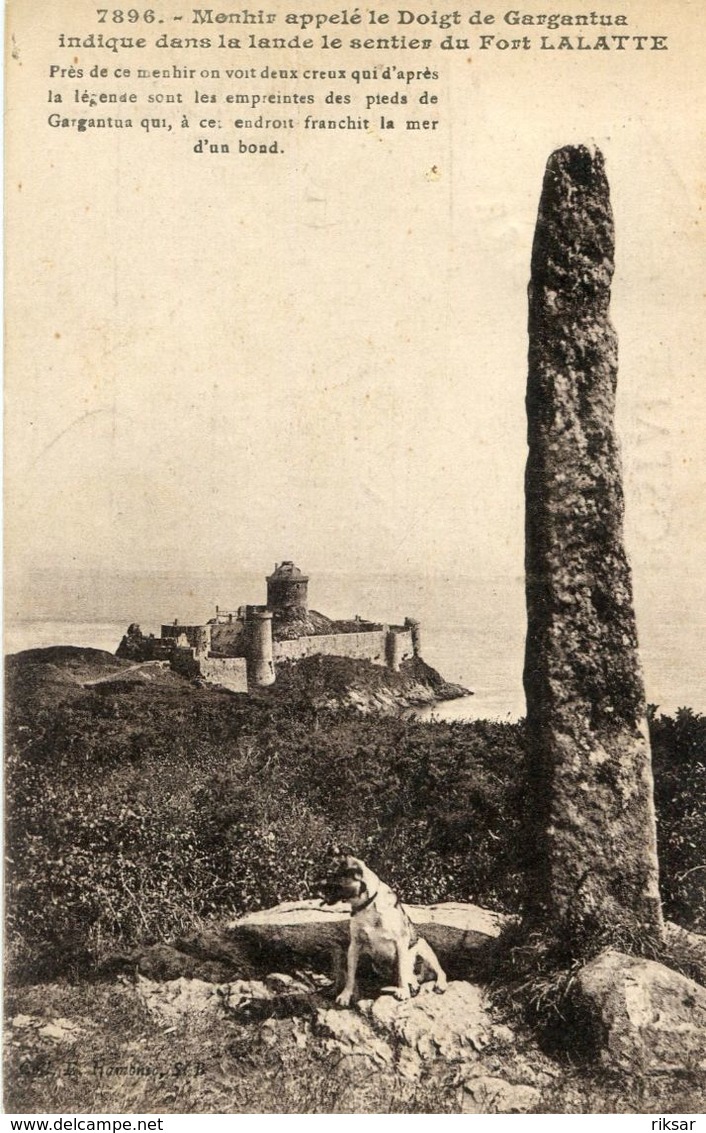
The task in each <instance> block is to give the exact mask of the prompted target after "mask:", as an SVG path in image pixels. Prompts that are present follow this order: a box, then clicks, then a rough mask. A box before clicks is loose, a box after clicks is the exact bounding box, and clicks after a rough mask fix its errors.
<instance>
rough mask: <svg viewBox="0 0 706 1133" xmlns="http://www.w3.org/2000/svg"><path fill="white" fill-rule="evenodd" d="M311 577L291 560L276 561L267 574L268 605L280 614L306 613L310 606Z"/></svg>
mask: <svg viewBox="0 0 706 1133" xmlns="http://www.w3.org/2000/svg"><path fill="white" fill-rule="evenodd" d="M308 586H309V579H308V577H307V576H306V575H305V574H302V572H301V571H300V570H299V568H298V567H296V566H295V565H294V563H293V562H291V561H285V562H283V563H275V569H274V571H273V573H272V574H269V575H268V576H267V607H268V609H270V610H272V611H273V612H274V613H277V614H279V615H280V617H281V616H282V615H283V614H284V615H285V616H286V615H292V614H298V615H305V614H306V613H307V611H308V608H309V593H308Z"/></svg>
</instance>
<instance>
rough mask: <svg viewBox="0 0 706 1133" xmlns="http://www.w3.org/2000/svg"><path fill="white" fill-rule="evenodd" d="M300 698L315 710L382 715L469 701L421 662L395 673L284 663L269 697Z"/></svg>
mask: <svg viewBox="0 0 706 1133" xmlns="http://www.w3.org/2000/svg"><path fill="white" fill-rule="evenodd" d="M275 688H276V689H277V692H276V693H275ZM303 692H304V693H306V695H307V696H308V697H309V698H310V700H311V701H312V702H313V703H314V704H315V705H316V706H317V707H321V708H356V709H358V711H360V712H382V713H385V714H387V715H390V714H396V713H398V712H400V711H404V710H405V709H411V708H419V707H422V706H426V705H430V704H436V703H437V702H438V701H441V700H455V699H456V698H458V697H461V696H472V695H473V694H472V693H471V692H470V691H469V690H468V689H465V688H463V687H462V686H461V685H457V684H451V683H450V682H449V681H445V680H444V678H443V677H442V676H441V674H440V673H438V672H437V671H436V669H433V668H432V667H431V665H427V663H426V662H425V661H423V660H422V658H421V657H411V658H410V659H409V660H408V661H403V662H402V664H401V666H400V669H399V672H393V671H392V670H390V669H386V668H383V667H382V666H380V665H374V664H371V663H370V662H369V661H363V660H359V659H356V658H352V657H323V656H314V657H305V658H303V659H302V660H301V661H297V662H284V663H283V664H282V665H280V666H279V667H278V673H277V684H276V686H274V688H273V689H272V690H271V692H270V694H269V695H271V696H272V695H277V696H284V697H288V696H298V695H301V694H302V693H303Z"/></svg>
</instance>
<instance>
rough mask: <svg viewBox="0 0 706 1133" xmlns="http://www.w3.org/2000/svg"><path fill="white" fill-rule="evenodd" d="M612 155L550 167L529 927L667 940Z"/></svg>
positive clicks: (535, 473)
mask: <svg viewBox="0 0 706 1133" xmlns="http://www.w3.org/2000/svg"><path fill="white" fill-rule="evenodd" d="M613 258H614V240H613V216H612V211H611V207H610V195H609V189H608V182H607V179H606V176H605V169H604V161H603V156H602V154H601V153H600V152H599V151H597V150H589V149H587V148H586V147H584V146H566V147H565V148H563V149H560V150H557V151H556V153H554V154H552V156H551V157H550V159H549V162H548V164H547V169H546V173H545V177H544V186H543V190H542V197H541V200H540V205H539V215H538V219H537V228H536V232H535V238H534V247H533V250H532V275H531V282H530V288H529V338H530V341H529V378H528V384H527V418H528V445H529V454H528V459H527V469H526V478H525V495H526V521H525V522H526V550H525V568H526V592H527V623H528V624H527V644H526V653H525V670H524V685H525V692H526V696H527V724H528V736H529V749H528V760H529V765H528V774H529V780H530V791H529V797H528V823H527V825H528V831H527V833H528V837H529V843H530V846H531V854H532V861H531V864H530V878H529V886H528V890H529V907H528V915H529V920H530V923H538V924H540V925H542V926H543V927H544V928H549V929H554V930H556V931H557V932H560V933H562V934H563V935H565V936H568V938H569V940H572V939H573V940H577V939H579V938H581V937H584V936H585V935H586V934H589V935H590V936H593V935H599V936H601V935H603V934H605V933H606V932H610V933H612V934H614V936H615V934H616V933H617V934H622V935H623V936H629V935H632V936H635V935H638V936H644V935H645V934H648V935H649V936H651V937H653V938H655V939H657V940H659V939H660V938H661V936H662V932H663V925H662V912H661V904H660V899H659V890H658V870H657V850H656V827H655V816H654V804H653V797H652V771H651V757H650V744H649V737H648V732H647V726H646V706H645V694H644V687H643V681H642V674H641V670H640V663H639V659H638V652H637V633H636V627H635V615H634V611H633V602H632V584H631V577H630V568H629V566H628V562H627V558H626V555H625V550H624V546H623V490H622V481H621V466H620V456H619V450H618V443H617V439H616V435H615V428H614V420H613V418H614V405H615V389H616V379H617V339H616V334H615V331H614V329H613V327H612V325H611V323H610V319H609V313H608V308H609V303H610V284H611V279H612V275H613Z"/></svg>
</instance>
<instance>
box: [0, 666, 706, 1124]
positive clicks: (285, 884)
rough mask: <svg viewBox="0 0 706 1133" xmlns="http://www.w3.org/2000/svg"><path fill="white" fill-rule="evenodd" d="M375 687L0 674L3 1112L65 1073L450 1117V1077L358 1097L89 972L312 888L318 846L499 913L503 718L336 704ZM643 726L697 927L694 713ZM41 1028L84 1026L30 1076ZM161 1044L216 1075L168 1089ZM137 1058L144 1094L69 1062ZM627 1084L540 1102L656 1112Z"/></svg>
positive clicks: (332, 678) (149, 1101)
mask: <svg viewBox="0 0 706 1133" xmlns="http://www.w3.org/2000/svg"><path fill="white" fill-rule="evenodd" d="M382 675H383V671H382V670H379V669H375V668H374V667H373V666H369V665H367V664H366V663H364V662H354V661H347V660H343V659H327V660H326V662H325V663H322V661H321V659H318V658H311V659H310V660H309V661H307V662H304V663H302V664H300V665H298V666H296V667H290V668H289V669H288V670H287V671H286V673H284V674H283V678H282V679H281V680H280V681H278V684H277V685H276V686H275V687H274V688H272V689H270V690H266V691H263V692H261V693H259V694H258V695H255V696H252V697H245V696H241V695H235V694H231V693H227V692H223V691H219V690H216V689H209V688H199V687H196V686H195V685H191V684H188V683H186V682H184V681H182V680H181V679H180V678H178V677H176V676H174V675H173V674H171V673H169V672H168V671H165V670H160V669H154V668H153V669H150V670H149V671H146V672H135V671H134V670H133V669H132V668H131V667H130V665H129V663H128V662H120V661H117V660H116V659H115V658H114V657H112V656H111V655H110V654H106V653H102V652H99V651H95V650H85V649H67V648H57V649H53V650H36V651H31V652H28V653H25V654H20V655H18V656H17V657H15V658H10V659H9V662H8V668H7V693H8V709H7V744H6V748H7V764H6V790H7V821H6V832H7V841H8V848H7V855H8V858H7V860H8V866H7V877H6V883H7V905H6V907H7V959H8V969H7V970H8V992H7V995H8V1002H7V1005H6V1006H7V1009H8V1013H9V1014H10V1015H14V1016H15V1017H17V1015H18V1014H19V1016H20V1018H24V1016H27V1018H32V1019H33V1020H34V1022H33V1023H32V1024H31V1025H30V1024H23V1025H24V1026H25V1030H24V1031H23V1030H22V1026H23V1025H18V1026H19V1030H18V1031H15V1032H14V1033H13V1034H14V1038H13V1043H12V1044H11V1047H10V1048H8V1049H9V1051H10V1055H9V1064H10V1066H13V1067H14V1075H13V1081H14V1087H13V1088H14V1095H13V1096H14V1101H13V1102H12V1104H11V1108H15V1109H17V1110H22V1111H26V1112H29V1111H32V1110H44V1111H47V1110H52V1109H54V1110H59V1111H61V1110H62V1109H65V1108H68V1109H72V1108H73V1109H81V1108H82V1107H83V1101H81V1097H82V1095H81V1089H82V1088H84V1087H83V1086H82V1083H83V1082H84V1079H85V1080H86V1081H89V1080H90V1083H91V1085H90V1091H92V1092H91V1094H90V1098H91V1099H93V1100H92V1101H90V1104H88V1102H89V1100H90V1099H89V1098H88V1096H87V1098H86V1103H87V1104H86V1106H85V1108H86V1109H93V1110H96V1109H104V1110H106V1111H113V1112H119V1111H121V1110H122V1111H123V1112H125V1111H130V1112H136V1111H138V1110H143V1111H147V1110H149V1111H152V1112H161V1111H164V1112H168V1111H172V1112H180V1111H183V1112H189V1111H193V1112H198V1111H199V1110H200V1109H201V1110H202V1111H204V1112H205V1111H209V1110H211V1111H215V1112H221V1111H231V1112H238V1111H247V1110H250V1111H253V1110H257V1109H258V1108H263V1107H264V1108H267V1105H268V1104H269V1105H270V1106H271V1105H272V1102H271V1101H270V1103H267V1102H265V1101H264V1100H263V1099H264V1098H265V1093H263V1091H264V1090H265V1087H266V1083H267V1081H268V1075H269V1076H270V1078H272V1079H277V1081H278V1082H279V1085H280V1087H281V1091H280V1094H279V1095H278V1096H279V1099H280V1102H281V1105H282V1107H283V1109H284V1111H289V1112H335V1111H340V1110H345V1109H348V1110H350V1109H351V1107H352V1108H353V1111H362V1109H364V1108H365V1109H376V1108H377V1109H378V1111H387V1110H389V1109H394V1108H395V1107H401V1108H403V1109H405V1110H406V1111H407V1112H414V1111H415V1110H418V1111H422V1112H429V1111H432V1112H442V1111H443V1109H444V1108H448V1109H451V1110H453V1109H455V1108H458V1104H457V1097H456V1093H457V1091H456V1092H454V1087H453V1083H452V1082H451V1081H450V1080H449V1082H448V1083H447V1084H446V1086H443V1083H440V1082H437V1083H436V1084H434V1083H432V1084H430V1085H429V1088H428V1090H427V1091H426V1092H425V1089H426V1088H425V1087H420V1086H415V1087H414V1088H412V1086H409V1084H408V1085H406V1086H404V1088H402V1087H401V1085H400V1083H399V1082H397V1081H395V1080H393V1079H392V1078H390V1079H389V1080H388V1078H386V1077H385V1075H383V1076H381V1077H380V1078H379V1079H378V1080H377V1082H376V1084H375V1088H374V1090H373V1094H371V1096H370V1097H369V1098H368V1099H367V1101H366V1103H365V1106H363V1105H362V1104H361V1103H360V1100H358V1101H357V1102H356V1101H351V1100H350V1099H351V1095H350V1090H351V1089H353V1091H354V1094H353V1096H355V1087H354V1085H353V1086H351V1083H350V1082H349V1081H348V1079H347V1078H342V1077H341V1076H340V1075H338V1076H337V1075H336V1074H333V1075H332V1074H331V1072H330V1068H329V1069H326V1068H322V1066H319V1064H318V1062H317V1058H318V1057H319V1056H318V1055H317V1054H316V1053H315V1052H312V1050H310V1049H308V1050H302V1049H300V1047H299V1046H298V1045H297V1044H296V1043H295V1042H294V1041H292V1043H291V1044H290V1045H291V1049H289V1048H288V1049H287V1050H286V1051H283V1050H282V1049H280V1046H277V1047H276V1048H274V1049H273V1047H272V1045H271V1043H269V1042H268V1041H266V1040H265V1038H264V1037H263V1036H264V1032H263V1031H262V1029H261V1028H255V1029H253V1028H250V1029H249V1030H246V1031H243V1033H242V1034H241V1033H240V1031H239V1030H238V1028H235V1029H233V1028H231V1029H230V1030H229V1031H228V1033H227V1035H225V1036H224V1035H221V1034H217V1033H212V1034H211V1035H210V1036H208V1037H204V1036H202V1037H201V1038H199V1036H198V1034H197V1033H196V1031H194V1029H193V1028H192V1029H191V1031H190V1032H189V1033H188V1034H187V1033H186V1032H185V1034H184V1035H183V1036H182V1037H181V1038H179V1037H178V1036H177V1037H176V1038H175V1036H174V1034H172V1036H171V1037H170V1038H169V1039H165V1037H164V1035H163V1033H162V1032H160V1031H159V1029H158V1028H156V1025H155V1024H154V1022H153V1021H150V1020H149V1019H148V1018H147V1016H146V1014H145V1013H144V1011H143V1009H141V1008H140V1006H139V1004H138V1003H137V1001H136V1000H134V997H133V998H132V999H130V998H129V997H127V996H126V989H125V988H124V987H121V986H120V985H119V984H115V983H103V984H101V983H95V981H94V979H93V977H94V975H95V972H96V970H97V968H99V967H101V966H102V968H103V970H105V966H106V963H107V962H109V960H110V958H111V956H114V955H115V954H117V953H121V954H125V953H126V952H129V951H130V950H131V949H134V948H136V947H140V946H142V945H148V944H152V943H155V942H159V941H166V940H170V939H173V938H174V937H175V936H178V935H179V936H181V935H185V934H188V933H190V932H193V931H195V930H198V929H199V928H200V926H202V925H203V924H204V922H208V921H209V920H210V919H213V918H220V917H223V916H229V915H233V914H237V913H241V912H243V911H246V910H249V909H253V908H257V907H261V906H267V905H271V904H274V903H276V902H278V901H280V900H285V899H295V898H299V897H305V896H312V895H316V894H317V887H318V883H319V879H320V873H321V862H322V855H323V852H324V850H325V848H326V847H327V845H328V844H329V843H331V842H334V841H335V842H343V843H348V844H350V845H352V846H355V847H356V848H357V849H358V852H359V853H360V855H361V856H363V857H365V858H366V859H367V860H368V861H369V862H370V864H371V865H372V866H373V867H374V868H375V869H376V870H377V871H378V872H379V873H380V874H381V875H382V876H384V877H385V879H386V880H388V881H389V882H390V884H391V885H392V886H393V887H394V888H395V889H396V890H397V891H398V892H399V894H400V896H401V897H402V898H403V899H404V900H406V901H408V902H431V901H442V900H460V901H472V902H474V903H477V904H480V905H484V906H486V907H487V908H491V909H497V910H501V911H507V912H517V911H518V910H519V908H520V901H521V893H522V880H521V879H522V866H523V841H522V828H521V822H520V808H521V802H522V796H523V769H522V768H523V754H524V753H523V745H524V732H523V726H522V723H518V724H501V723H495V722H489V721H479V722H476V723H473V724H461V723H455V724H444V723H420V722H415V721H413V720H408V719H403V718H400V717H399V716H394V715H379V714H367V715H366V714H362V713H360V712H359V711H356V710H354V709H352V708H350V707H341V706H340V705H341V703H342V702H343V701H344V700H345V693H346V690H348V689H350V687H351V686H352V685H353V686H355V687H357V688H358V690H359V691H360V690H363V691H364V690H365V688H366V687H372V688H374V689H375V690H378V691H379V683H380V680H381V679H382ZM651 730H652V743H653V759H654V772H655V782H656V805H657V812H658V818H659V827H658V830H659V842H660V858H661V871H662V887H663V896H664V904H665V915H666V916H667V917H668V918H671V919H673V920H675V921H677V922H678V923H679V924H681V925H682V926H683V927H686V928H690V929H695V930H697V931H702V932H703V931H704V929H706V892H705V886H704V883H705V881H706V870H705V869H704V865H703V846H704V845H705V844H706V805H705V804H706V751H705V749H706V719H705V718H704V717H702V716H700V715H698V714H695V713H693V712H691V711H690V710H688V709H682V710H680V711H679V712H678V713H677V714H676V716H675V717H673V718H670V717H664V716H657V715H655V714H653V715H652V719H651ZM77 997H78V999H77ZM54 1016H59V1017H65V1016H71V1017H73V1018H78V1019H82V1020H84V1023H85V1028H86V1029H87V1030H88V1032H90V1033H91V1035H92V1046H90V1047H89V1048H88V1053H86V1049H87V1048H86V1045H85V1042H83V1043H80V1044H78V1045H77V1048H76V1049H77V1050H79V1051H80V1052H83V1053H79V1054H78V1055H77V1058H78V1062H76V1063H75V1064H74V1063H73V1062H72V1061H71V1058H69V1059H68V1061H67V1062H66V1066H65V1067H64V1068H63V1069H62V1065H63V1064H62V1063H61V1061H59V1063H57V1060H56V1057H53V1060H51V1061H50V1064H49V1065H48V1068H47V1069H45V1070H43V1069H42V1066H43V1065H44V1064H43V1063H42V1059H43V1058H44V1059H46V1051H45V1050H44V1049H43V1048H42V1045H41V1043H40V1044H39V1045H37V1043H36V1042H34V1041H30V1039H31V1028H32V1027H33V1026H35V1024H36V1020H37V1019H38V1018H42V1017H43V1018H45V1019H46V1018H49V1017H52V1018H53V1017H54ZM36 1025H38V1024H36ZM241 1029H242V1028H241ZM196 1030H198V1028H197V1029H196ZM23 1036H24V1037H23ZM177 1038H178V1049H179V1052H180V1053H179V1056H178V1061H179V1062H180V1063H181V1062H183V1063H184V1064H189V1065H192V1064H196V1062H198V1057H197V1056H198V1053H199V1050H201V1052H202V1054H203V1051H204V1050H208V1051H209V1052H210V1053H209V1057H212V1060H213V1062H214V1066H215V1067H216V1069H217V1073H216V1071H214V1072H213V1073H210V1074H209V1076H208V1077H207V1080H206V1079H203V1080H202V1078H201V1077H200V1076H199V1075H193V1074H191V1075H189V1074H188V1073H187V1074H186V1075H185V1076H184V1075H182V1076H181V1078H179V1076H177V1079H178V1080H174V1074H173V1072H172V1070H170V1067H173V1064H174V1062H175V1055H174V1050H175V1049H176V1048H175V1043H176V1042H177ZM145 1044H146V1045H147V1046H148V1047H149V1049H150V1051H151V1055H150V1058H151V1065H155V1066H157V1067H158V1070H159V1073H157V1071H155V1074H154V1075H153V1076H152V1077H151V1078H149V1079H147V1080H142V1079H140V1080H139V1081H130V1082H128V1081H126V1080H125V1079H122V1078H121V1079H120V1080H119V1081H118V1080H117V1079H116V1080H113V1081H111V1082H109V1081H108V1079H107V1078H106V1079H105V1080H103V1079H101V1078H100V1076H98V1078H96V1071H95V1068H94V1069H93V1070H92V1071H91V1073H90V1074H89V1075H88V1076H86V1075H84V1074H83V1072H82V1070H81V1065H82V1063H81V1060H82V1059H83V1060H84V1061H85V1060H89V1061H90V1058H91V1057H93V1056H92V1055H91V1054H90V1051H91V1050H93V1051H94V1052H95V1051H96V1050H100V1051H103V1052H104V1053H105V1052H108V1053H107V1055H106V1057H107V1056H108V1055H110V1056H111V1057H113V1056H114V1058H121V1059H122V1060H123V1061H125V1059H126V1058H129V1054H126V1051H127V1052H129V1051H130V1050H132V1051H133V1052H134V1051H139V1050H140V1049H141V1047H144V1046H145ZM113 1048H115V1049H113ZM192 1048H193V1049H192ZM72 1057H73V1056H72ZM101 1057H103V1055H101ZM233 1059H236V1061H237V1062H238V1066H239V1073H238V1076H237V1082H238V1086H237V1089H236V1088H235V1086H234V1085H233V1067H232V1065H231V1063H232V1062H233ZM57 1066H58V1069H57ZM72 1066H73V1071H72V1069H71V1067H72ZM77 1066H78V1070H77ZM219 1067H220V1069H218V1068H219ZM160 1068H161V1069H160ZM84 1069H85V1068H84ZM77 1075H78V1077H77ZM160 1075H161V1076H160ZM219 1083H220V1085H219ZM287 1083H289V1084H288V1085H287ZM442 1086H443V1089H442ZM432 1087H433V1088H432ZM86 1088H88V1087H86ZM371 1088H372V1087H371ZM440 1089H441V1093H439V1090H440ZM644 1089H645V1084H644V1083H642V1084H641V1083H640V1081H639V1080H637V1079H636V1080H635V1081H633V1082H631V1083H630V1085H629V1089H628V1088H627V1087H626V1085H625V1083H623V1084H622V1085H615V1084H614V1085H613V1086H611V1085H609V1084H606V1082H605V1081H604V1080H602V1079H599V1078H596V1077H595V1075H592V1073H588V1072H586V1073H584V1072H583V1071H581V1072H579V1071H576V1072H575V1073H574V1071H571V1072H569V1071H568V1069H567V1071H566V1073H565V1074H564V1076H563V1077H562V1080H561V1083H559V1084H557V1085H556V1086H555V1087H553V1088H552V1090H550V1091H549V1092H548V1093H546V1094H545V1096H544V1097H543V1106H544V1109H545V1112H548V1111H551V1109H552V1107H554V1108H555V1109H556V1111H557V1112H569V1111H574V1112H606V1111H607V1112H616V1107H618V1106H619V1108H618V1109H617V1111H620V1110H624V1111H625V1112H636V1111H638V1110H642V1111H644V1108H643V1107H644V1106H647V1108H648V1109H649V1108H656V1109H659V1108H660V1106H662V1108H665V1107H666V1109H667V1110H668V1109H670V1108H672V1109H674V1101H673V1094H670V1093H669V1091H670V1089H672V1086H669V1085H668V1084H665V1083H661V1082H660V1081H659V1080H655V1081H653V1082H651V1083H650V1085H649V1089H650V1091H651V1093H650V1098H651V1099H652V1100H651V1102H650V1105H647V1102H646V1101H645V1098H644ZM119 1090H127V1094H125V1096H124V1097H123V1096H122V1095H120V1093H119V1092H118V1093H116V1091H119ZM204 1090H205V1091H206V1094H204V1093H203V1091H204ZM640 1090H642V1091H643V1093H642V1094H641V1093H640ZM96 1091H98V1093H96ZM101 1091H102V1092H101ZM209 1091H210V1093H209ZM444 1091H445V1092H444ZM611 1091H612V1092H611ZM626 1091H627V1092H626ZM660 1091H661V1092H660ZM128 1094H129V1096H128ZM207 1095H208V1096H207ZM373 1095H374V1096H373ZM670 1097H671V1098H672V1104H671V1106H670V1104H669V1102H670ZM62 1098H63V1099H64V1103H63V1104H62ZM618 1099H621V1100H620V1101H619V1100H618ZM8 1100H9V1098H8ZM682 1100H683V1099H682ZM653 1103H654V1104H653ZM658 1103H659V1104H658ZM278 1104H279V1103H278ZM677 1108H681V1109H685V1108H688V1106H685V1104H682V1105H680V1106H678V1107H677Z"/></svg>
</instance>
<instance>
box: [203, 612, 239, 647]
mask: <svg viewBox="0 0 706 1133" xmlns="http://www.w3.org/2000/svg"><path fill="white" fill-rule="evenodd" d="M210 629H211V649H212V650H213V652H214V653H221V652H223V651H224V650H226V649H232V648H233V646H234V645H235V644H236V643H238V644H240V643H241V638H242V634H243V623H242V621H239V620H238V619H234V620H233V621H232V622H215V623H212V624H211V626H210Z"/></svg>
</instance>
